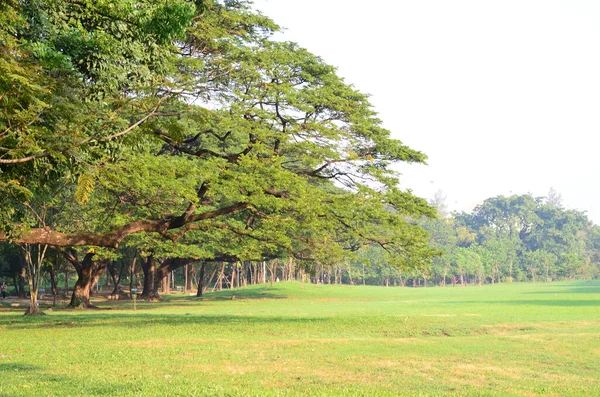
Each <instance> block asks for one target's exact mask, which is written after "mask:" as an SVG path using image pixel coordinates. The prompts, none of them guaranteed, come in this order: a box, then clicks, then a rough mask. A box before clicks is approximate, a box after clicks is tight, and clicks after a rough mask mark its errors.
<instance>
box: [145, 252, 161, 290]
mask: <svg viewBox="0 0 600 397" xmlns="http://www.w3.org/2000/svg"><path fill="white" fill-rule="evenodd" d="M142 271H143V272H144V291H143V292H142V295H141V296H140V297H141V298H144V299H146V300H154V299H160V296H159V295H158V292H157V291H156V267H155V264H154V258H153V257H152V255H150V256H149V257H147V258H146V260H145V261H144V262H142Z"/></svg>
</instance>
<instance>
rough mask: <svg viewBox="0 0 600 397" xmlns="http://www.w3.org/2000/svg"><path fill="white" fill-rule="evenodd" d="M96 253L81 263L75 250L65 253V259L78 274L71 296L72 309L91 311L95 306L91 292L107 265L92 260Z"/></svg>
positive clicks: (86, 257)
mask: <svg viewBox="0 0 600 397" xmlns="http://www.w3.org/2000/svg"><path fill="white" fill-rule="evenodd" d="M93 257H94V253H91V252H90V253H87V254H86V255H85V257H84V258H83V261H81V262H79V260H78V259H77V254H76V252H75V251H74V250H70V251H68V252H65V258H66V259H67V260H68V261H69V262H71V264H72V265H73V267H74V268H75V271H76V272H77V281H76V282H75V287H74V288H73V293H72V294H71V302H70V303H69V306H70V307H76V308H82V309H90V308H95V306H94V305H93V304H92V302H91V301H90V292H91V290H92V288H93V286H94V282H97V281H98V278H99V277H100V274H102V271H103V270H104V268H105V267H106V265H107V261H106V260H100V261H94V260H92V258H93Z"/></svg>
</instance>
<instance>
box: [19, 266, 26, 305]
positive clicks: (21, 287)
mask: <svg viewBox="0 0 600 397" xmlns="http://www.w3.org/2000/svg"><path fill="white" fill-rule="evenodd" d="M26 276H27V263H25V262H23V264H22V266H21V271H20V272H19V286H18V288H17V296H18V297H19V298H20V299H25V298H26V297H27V295H26V294H25V277H26Z"/></svg>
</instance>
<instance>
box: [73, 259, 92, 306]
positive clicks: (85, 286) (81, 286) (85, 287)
mask: <svg viewBox="0 0 600 397" xmlns="http://www.w3.org/2000/svg"><path fill="white" fill-rule="evenodd" d="M92 283H93V277H92V267H91V266H88V267H82V269H81V270H78V271H77V282H76V283H75V287H74V288H73V294H72V295H71V303H69V306H71V307H80V308H92V307H94V305H93V304H92V303H91V302H90V290H91V288H92Z"/></svg>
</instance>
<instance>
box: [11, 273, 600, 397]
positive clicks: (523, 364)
mask: <svg viewBox="0 0 600 397" xmlns="http://www.w3.org/2000/svg"><path fill="white" fill-rule="evenodd" d="M232 294H235V295H236V299H235V300H232V299H231V295H232ZM7 302H8V301H7ZM7 302H2V303H3V304H4V306H1V307H0V395H1V396H38V395H39V396H43V395H57V396H59V395H60V396H83V395H106V396H142V395H143V396H151V395H157V396H167V395H168V396H195V395H210V396H213V395H217V396H229V395H232V396H234V395H244V396H245V395H250V396H265V395H351V396H354V395H366V396H370V395H373V396H379V395H448V394H450V395H502V396H504V395H521V396H529V395H538V394H544V395H555V396H564V395H582V396H593V395H600V282H597V281H594V282H574V283H552V284H503V285H495V286H492V285H488V286H482V287H467V288H462V287H454V288H453V287H448V288H427V289H424V288H420V289H412V288H384V287H363V286H355V287H351V286H324V285H310V284H306V285H302V284H299V283H278V284H276V285H275V286H274V287H271V286H269V285H266V286H256V287H249V288H247V289H242V290H236V291H226V292H225V291H224V292H220V293H214V294H208V295H206V297H205V298H204V299H196V298H192V297H187V296H182V295H172V296H169V297H168V298H167V301H165V302H162V303H138V306H137V309H138V310H137V311H133V310H132V308H133V307H132V303H131V302H112V301H111V302H106V303H100V305H101V306H103V307H105V308H107V309H106V310H95V311H76V310H75V311H72V310H65V309H55V310H54V311H50V312H47V313H48V315H47V316H45V317H39V318H26V317H24V316H23V315H22V313H23V310H24V309H23V308H15V307H11V306H10V305H9V304H8V303H7ZM108 308H111V310H108Z"/></svg>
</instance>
